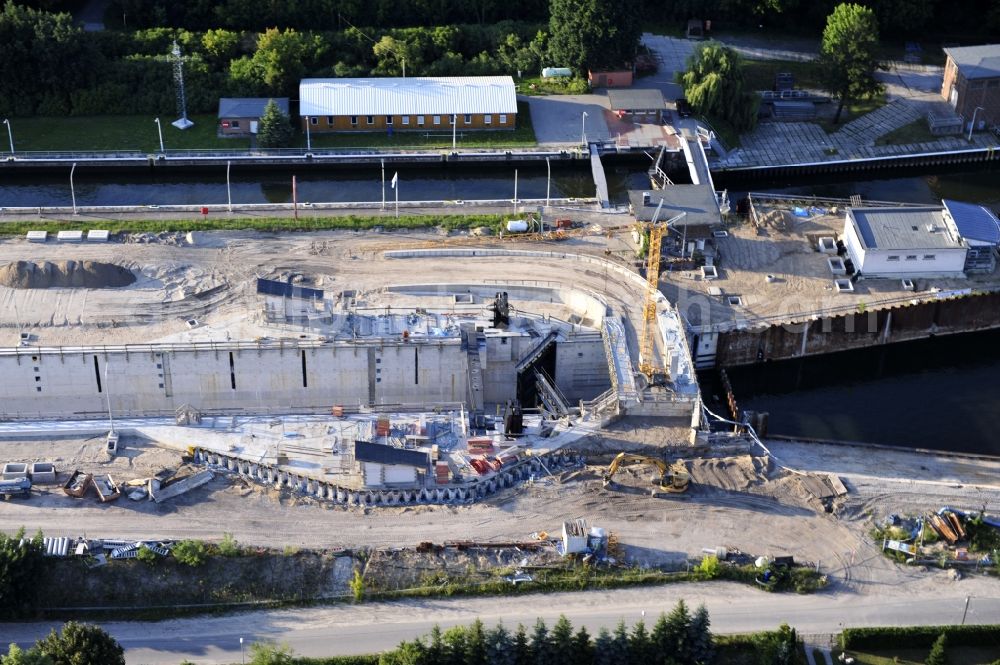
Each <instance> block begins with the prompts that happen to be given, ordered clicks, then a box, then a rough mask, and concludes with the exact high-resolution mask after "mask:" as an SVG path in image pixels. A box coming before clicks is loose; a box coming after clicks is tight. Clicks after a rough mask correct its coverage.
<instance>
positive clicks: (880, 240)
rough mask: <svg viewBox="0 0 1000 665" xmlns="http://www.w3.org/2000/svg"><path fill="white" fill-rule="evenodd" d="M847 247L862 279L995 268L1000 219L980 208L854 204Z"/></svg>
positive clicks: (845, 239) (957, 273) (951, 274)
mask: <svg viewBox="0 0 1000 665" xmlns="http://www.w3.org/2000/svg"><path fill="white" fill-rule="evenodd" d="M843 242H844V246H845V248H846V249H847V255H848V257H849V258H850V259H851V262H852V263H853V264H854V270H855V271H856V272H857V273H859V274H860V276H862V277H901V278H912V277H964V276H965V275H966V273H969V272H990V271H992V270H993V269H994V267H995V255H996V247H997V243H998V242H1000V222H997V219H996V216H995V215H993V214H992V213H991V212H990V211H989V210H987V209H986V208H983V207H981V206H971V205H969V204H963V203H958V202H954V201H945V202H944V206H907V207H898V208H897V207H892V208H889V207H878V208H875V207H872V208H849V209H848V210H847V216H846V219H845V221H844V233H843Z"/></svg>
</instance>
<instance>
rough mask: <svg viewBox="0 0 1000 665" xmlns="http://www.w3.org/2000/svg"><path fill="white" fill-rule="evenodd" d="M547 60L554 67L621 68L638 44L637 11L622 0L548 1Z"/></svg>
mask: <svg viewBox="0 0 1000 665" xmlns="http://www.w3.org/2000/svg"><path fill="white" fill-rule="evenodd" d="M549 13H550V16H549V34H550V40H549V60H550V63H549V64H551V65H553V66H556V67H572V68H573V69H574V70H576V72H577V73H578V74H581V75H585V74H586V71H587V69H597V68H605V67H621V66H623V65H624V64H625V63H627V62H631V61H632V59H633V58H634V57H635V52H636V49H637V48H638V46H639V37H640V35H641V29H640V24H639V19H640V17H639V14H638V12H637V11H636V8H635V7H633V6H632V3H628V2H621V0H551V1H550V2H549Z"/></svg>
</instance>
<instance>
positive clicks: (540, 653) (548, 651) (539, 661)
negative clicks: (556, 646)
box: [531, 619, 552, 665]
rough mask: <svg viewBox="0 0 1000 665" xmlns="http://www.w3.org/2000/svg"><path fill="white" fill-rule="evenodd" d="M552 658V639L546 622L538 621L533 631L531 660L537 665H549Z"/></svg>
mask: <svg viewBox="0 0 1000 665" xmlns="http://www.w3.org/2000/svg"><path fill="white" fill-rule="evenodd" d="M551 658H552V639H551V638H550V637H549V629H548V628H547V627H546V626H545V622H544V621H542V620H541V619H538V620H537V621H536V622H535V628H534V630H533V631H531V659H532V662H534V663H535V664H536V665H548V663H549V661H550V660H551Z"/></svg>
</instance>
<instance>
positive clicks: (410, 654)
mask: <svg viewBox="0 0 1000 665" xmlns="http://www.w3.org/2000/svg"><path fill="white" fill-rule="evenodd" d="M433 662H434V661H432V660H428V658H427V647H425V646H424V643H423V642H421V641H420V640H419V639H417V640H413V641H412V642H403V643H401V644H400V645H399V646H398V647H396V648H395V649H393V650H392V651H388V652H386V653H383V654H381V655H379V657H378V665H425V664H426V665H429V664H430V663H433Z"/></svg>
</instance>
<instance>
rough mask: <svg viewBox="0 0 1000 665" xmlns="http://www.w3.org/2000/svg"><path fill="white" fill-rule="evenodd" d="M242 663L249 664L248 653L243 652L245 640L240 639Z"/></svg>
mask: <svg viewBox="0 0 1000 665" xmlns="http://www.w3.org/2000/svg"><path fill="white" fill-rule="evenodd" d="M240 662H242V663H243V664H244V665H246V662H247V656H246V652H245V651H243V638H242V637H241V638H240Z"/></svg>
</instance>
